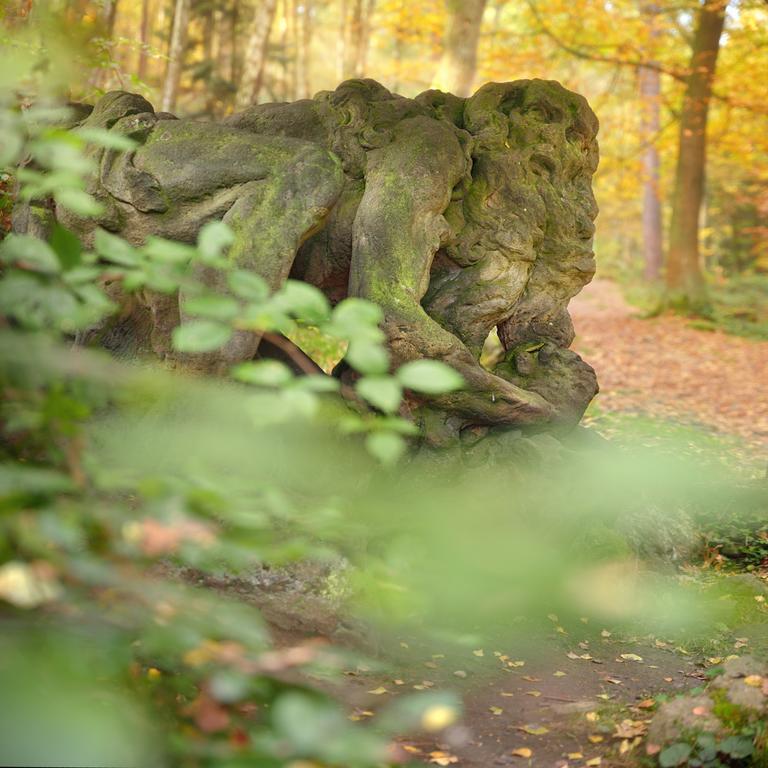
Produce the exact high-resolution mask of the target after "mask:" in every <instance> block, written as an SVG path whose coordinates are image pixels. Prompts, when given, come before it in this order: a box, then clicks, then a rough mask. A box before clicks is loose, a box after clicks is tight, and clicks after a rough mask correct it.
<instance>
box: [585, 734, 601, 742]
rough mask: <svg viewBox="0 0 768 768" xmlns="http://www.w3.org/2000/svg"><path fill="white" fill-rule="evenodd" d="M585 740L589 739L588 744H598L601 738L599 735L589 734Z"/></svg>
mask: <svg viewBox="0 0 768 768" xmlns="http://www.w3.org/2000/svg"><path fill="white" fill-rule="evenodd" d="M587 738H588V739H589V742H590V744H599V743H600V742H601V741H603V737H602V736H601V735H600V734H599V733H590V734H589V736H587Z"/></svg>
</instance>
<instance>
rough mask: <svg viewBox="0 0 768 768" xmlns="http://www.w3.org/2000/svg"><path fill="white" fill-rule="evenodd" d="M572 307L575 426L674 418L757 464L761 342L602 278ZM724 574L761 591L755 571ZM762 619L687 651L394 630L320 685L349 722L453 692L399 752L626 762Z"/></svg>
mask: <svg viewBox="0 0 768 768" xmlns="http://www.w3.org/2000/svg"><path fill="white" fill-rule="evenodd" d="M571 313H572V316H573V319H574V325H575V328H576V333H577V337H576V341H575V344H574V348H575V349H576V350H577V351H578V352H579V353H580V354H581V355H582V356H583V357H584V358H585V359H586V360H587V361H588V362H589V363H590V364H591V365H592V366H593V367H594V368H595V369H596V371H597V375H598V379H599V381H600V386H601V393H600V395H599V396H598V398H597V400H596V402H595V404H594V405H593V406H592V407H591V408H590V410H589V411H588V413H587V416H586V418H585V423H586V424H587V425H588V426H592V427H594V428H597V429H598V430H599V431H601V432H602V433H604V434H606V435H607V436H611V435H612V434H617V435H627V434H631V433H633V430H634V433H635V434H637V432H638V425H639V424H640V423H645V425H646V432H645V435H646V436H647V437H648V439H650V440H651V441H652V440H653V439H654V436H655V435H656V434H658V430H659V425H660V424H664V425H667V426H668V427H669V426H671V427H675V426H680V425H682V426H684V427H688V428H693V429H694V430H696V432H697V433H699V434H700V433H702V432H703V433H704V434H708V435H711V436H712V438H713V440H715V441H717V443H716V444H717V445H718V446H720V445H721V441H722V446H723V447H724V449H725V450H726V451H731V452H733V455H735V456H736V457H737V463H738V462H739V461H740V460H742V458H743V459H746V460H748V461H749V462H751V463H752V464H753V465H756V466H760V465H761V466H762V467H763V468H764V467H765V461H766V453H768V397H766V389H765V382H767V381H768V342H766V341H754V340H750V339H746V338H740V337H736V336H731V335H727V334H725V333H723V332H721V331H706V330H701V329H697V328H694V327H692V326H691V323H690V321H689V320H686V319H685V318H680V317H672V316H661V317H654V318H649V319H645V318H642V317H641V316H640V314H639V311H638V310H636V309H635V308H633V307H631V306H630V305H629V304H628V303H627V302H626V301H625V300H624V298H623V296H622V293H621V290H620V288H619V287H618V286H617V285H616V284H615V283H612V282H609V281H607V280H596V281H595V282H593V283H592V284H591V285H590V286H588V288H587V289H586V290H585V291H584V292H583V293H582V294H581V295H579V296H578V297H577V298H576V299H575V300H574V301H573V302H572V303H571ZM734 578H736V579H748V580H750V581H751V582H752V585H751V586H754V587H755V589H757V590H758V591H760V590H761V589H762V590H764V594H768V589H766V587H765V585H766V580H765V578H766V575H765V574H751V575H743V576H738V575H737V576H735V577H734ZM750 600H751V598H750ZM760 608H762V604H760ZM552 618H553V619H555V618H556V617H552ZM766 619H768V615H767V616H766ZM766 619H762V617H760V618H759V620H758V622H757V623H752V622H750V623H748V624H747V625H745V626H739V627H731V628H730V631H729V632H726V633H725V634H723V635H722V636H720V637H718V638H709V639H706V640H702V641H701V642H700V643H698V644H697V643H694V644H693V645H688V646H687V647H684V645H685V643H682V642H679V641H678V640H675V639H670V638H666V639H660V638H656V637H651V636H649V635H645V634H644V633H643V632H642V631H641V632H639V633H638V634H637V635H636V636H627V635H621V634H619V633H614V632H611V631H609V630H608V629H605V628H595V627H591V626H590V627H588V626H587V625H584V626H581V627H579V626H577V627H571V628H569V629H568V630H565V629H563V628H562V627H556V626H554V625H553V627H552V631H551V632H550V633H548V634H546V636H545V635H542V636H540V637H539V638H538V640H537V641H536V642H535V643H531V642H530V636H529V637H528V638H527V641H528V642H527V643H526V645H524V646H523V645H520V643H519V642H516V641H511V642H510V643H509V644H510V645H513V646H515V648H513V649H510V648H508V647H503V645H502V644H500V643H498V642H496V643H494V642H489V643H487V644H485V646H484V647H482V648H481V647H475V648H467V649H466V651H464V652H463V653H461V654H459V656H458V657H457V655H456V651H455V648H453V649H452V650H450V649H446V648H442V649H441V648H439V647H430V648H427V647H423V648H419V646H418V643H419V640H418V639H415V638H408V637H402V638H397V640H399V641H400V642H399V645H400V646H401V647H402V648H407V649H408V650H406V651H403V652H402V655H401V657H400V658H398V659H393V658H392V657H391V655H390V656H388V654H386V653H385V654H384V656H385V657H388V661H383V662H381V664H382V666H381V667H380V666H377V663H376V662H374V663H373V665H372V666H368V664H367V662H364V663H362V664H360V665H358V666H354V665H351V668H348V669H347V671H346V675H345V680H344V682H343V684H342V685H341V686H340V687H338V686H337V685H336V684H331V683H330V681H328V685H329V688H332V689H334V690H335V693H336V694H337V695H338V696H339V697H340V698H341V700H343V701H345V702H346V704H347V706H348V708H349V712H350V717H351V718H352V719H355V720H370V721H371V722H372V723H373V722H374V721H375V720H376V719H377V717H378V716H380V715H381V713H382V712H383V711H385V710H386V708H387V705H388V704H390V703H391V702H392V701H393V699H397V698H398V697H400V696H401V695H403V694H405V693H407V692H409V691H412V690H413V689H414V688H415V689H416V690H421V691H424V690H430V691H440V690H453V691H457V692H459V693H460V694H461V695H462V700H463V705H464V716H463V718H462V720H461V722H460V725H458V726H454V727H452V728H448V729H447V730H446V731H444V732H442V733H441V734H440V735H438V737H437V738H435V736H434V735H430V734H428V733H425V734H421V736H416V737H412V738H409V739H404V740H402V741H400V742H399V743H398V745H397V747H396V749H397V751H398V754H397V759H398V761H400V762H406V761H409V760H414V761H419V762H425V763H428V764H433V765H456V766H457V768H493V766H506V765H510V766H526V767H529V766H535V767H536V768H538V767H541V768H544V767H546V768H550V767H551V768H570V767H572V768H594V767H595V766H602V767H606V768H607V767H609V766H634V765H640V764H643V763H644V762H645V760H646V759H647V758H645V745H644V742H643V736H644V734H645V733H646V731H647V728H648V725H649V723H650V721H651V718H652V717H653V713H654V710H655V709H656V708H657V706H658V703H659V702H660V701H663V700H664V699H665V698H667V697H673V696H675V695H676V694H678V693H681V692H684V691H687V690H690V689H692V688H695V687H697V686H701V685H704V684H705V683H706V680H707V679H708V678H709V675H710V673H711V670H712V669H714V668H716V667H717V666H718V665H719V664H720V663H721V662H722V659H723V658H724V657H726V656H728V655H729V654H744V653H749V652H750V651H752V652H756V653H757V655H758V656H764V655H765V654H766V652H767V651H768V648H766V647H765V645H766V643H765V639H766V634H767V633H766V632H765V626H766V625H765V620H766ZM585 620H586V619H585ZM297 639H298V638H297V636H295V635H292V636H289V637H284V638H282V642H283V643H285V642H286V641H289V642H290V640H293V641H294V642H295V641H296V640H297ZM518 640H519V636H518ZM278 642H280V641H278ZM281 644H282V643H281ZM394 645H395V646H397V645H398V643H397V642H395V643H394ZM526 649H527V650H526ZM740 649H741V650H740ZM441 651H443V652H444V653H443V652H441ZM396 655H397V654H396ZM316 682H317V681H316Z"/></svg>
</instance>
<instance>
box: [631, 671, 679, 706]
mask: <svg viewBox="0 0 768 768" xmlns="http://www.w3.org/2000/svg"><path fill="white" fill-rule="evenodd" d="M665 679H666V678H665ZM671 680H672V678H671V677H670V678H669V680H668V681H667V682H670V681H671ZM637 706H638V707H640V709H653V708H654V707H655V706H656V701H655V700H654V699H643V700H642V701H641V702H639V703H638V705H637Z"/></svg>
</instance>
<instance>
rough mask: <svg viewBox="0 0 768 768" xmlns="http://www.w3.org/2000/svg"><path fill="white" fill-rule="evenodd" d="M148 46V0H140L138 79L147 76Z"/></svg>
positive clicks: (143, 78)
mask: <svg viewBox="0 0 768 768" xmlns="http://www.w3.org/2000/svg"><path fill="white" fill-rule="evenodd" d="M148 47H149V0H141V23H140V27H139V65H138V67H137V74H138V77H139V80H145V79H146V77H147V58H148Z"/></svg>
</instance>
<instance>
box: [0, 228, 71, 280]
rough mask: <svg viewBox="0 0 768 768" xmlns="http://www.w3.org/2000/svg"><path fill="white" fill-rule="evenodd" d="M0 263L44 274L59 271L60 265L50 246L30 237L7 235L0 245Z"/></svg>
mask: <svg viewBox="0 0 768 768" xmlns="http://www.w3.org/2000/svg"><path fill="white" fill-rule="evenodd" d="M0 261H2V262H3V263H4V264H16V265H18V266H19V267H21V268H23V269H29V270H33V271H35V272H44V273H46V274H56V273H58V272H60V271H61V264H60V263H59V260H58V258H57V257H56V253H55V252H54V250H53V249H52V248H51V246H50V245H48V243H46V242H44V241H42V240H39V239H38V238H36V237H32V235H14V234H10V235H8V237H6V238H5V240H4V241H3V242H2V244H0Z"/></svg>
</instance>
